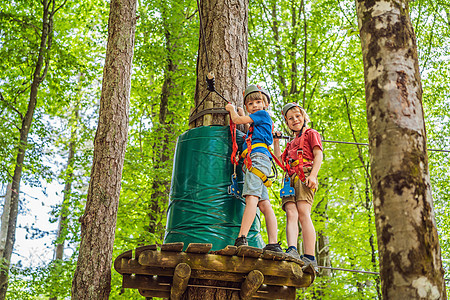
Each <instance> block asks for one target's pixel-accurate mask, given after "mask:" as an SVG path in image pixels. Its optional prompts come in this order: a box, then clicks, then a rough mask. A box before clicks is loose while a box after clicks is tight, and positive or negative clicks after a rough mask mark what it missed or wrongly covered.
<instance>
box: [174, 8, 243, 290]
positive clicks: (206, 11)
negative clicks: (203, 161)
mask: <svg viewBox="0 0 450 300" xmlns="http://www.w3.org/2000/svg"><path fill="white" fill-rule="evenodd" d="M200 5H201V7H200V12H199V13H200V14H201V18H202V19H201V21H202V27H203V32H202V31H201V30H200V39H199V50H198V60H197V82H196V89H195V104H196V107H197V109H194V110H192V111H191V116H190V121H189V123H190V128H193V127H200V126H208V125H227V123H228V116H227V115H228V113H222V114H217V113H214V114H211V113H208V114H206V115H204V116H201V117H199V118H196V117H195V115H196V114H197V113H199V112H202V111H205V110H208V109H211V108H220V107H222V108H223V107H224V106H225V104H226V102H225V100H223V99H222V98H221V97H220V96H219V95H217V94H216V93H211V94H210V95H209V96H208V97H206V96H207V95H208V89H207V84H206V76H207V74H208V73H210V72H211V73H213V74H214V77H215V89H216V91H217V92H218V93H219V94H221V95H222V96H223V97H224V98H225V99H227V100H228V101H230V102H232V103H233V104H235V105H236V106H240V107H242V105H243V91H244V90H245V87H246V85H247V54H248V26H247V22H248V0H237V1H235V2H233V4H232V5H231V4H230V3H228V2H225V1H221V0H219V1H200ZM203 34H205V35H206V36H203ZM203 38H204V40H205V42H206V49H205V44H204V42H203ZM205 97H206V98H205ZM203 100H204V101H203ZM202 102H203V103H202ZM195 282H197V281H195ZM208 283H210V284H212V285H215V282H214V281H212V280H210V281H208ZM232 285H233V284H232V283H230V287H231V286H232ZM182 299H239V296H238V294H237V292H234V293H233V290H226V289H225V290H217V289H207V288H191V287H189V288H188V289H187V290H186V292H185V293H184V295H183V298H182Z"/></svg>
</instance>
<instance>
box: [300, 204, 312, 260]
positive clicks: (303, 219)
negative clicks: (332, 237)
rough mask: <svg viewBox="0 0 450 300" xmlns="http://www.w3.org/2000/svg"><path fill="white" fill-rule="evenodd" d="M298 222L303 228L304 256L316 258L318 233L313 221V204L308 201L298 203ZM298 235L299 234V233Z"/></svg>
mask: <svg viewBox="0 0 450 300" xmlns="http://www.w3.org/2000/svg"><path fill="white" fill-rule="evenodd" d="M297 210H298V220H299V221H300V224H301V226H302V235H303V244H304V247H305V252H304V254H307V255H311V256H314V253H315V244H316V231H315V229H314V225H313V222H312V220H311V204H309V203H308V202H307V201H304V200H301V201H297ZM297 234H298V232H297Z"/></svg>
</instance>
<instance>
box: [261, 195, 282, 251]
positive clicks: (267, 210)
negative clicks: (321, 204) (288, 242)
mask: <svg viewBox="0 0 450 300" xmlns="http://www.w3.org/2000/svg"><path fill="white" fill-rule="evenodd" d="M258 207H259V210H260V211H261V212H262V213H263V215H264V218H265V220H266V228H267V236H268V238H269V244H276V243H277V241H278V238H277V233H278V224H277V218H276V217H275V213H274V212H273V209H272V205H270V202H269V200H262V201H259V202H258Z"/></svg>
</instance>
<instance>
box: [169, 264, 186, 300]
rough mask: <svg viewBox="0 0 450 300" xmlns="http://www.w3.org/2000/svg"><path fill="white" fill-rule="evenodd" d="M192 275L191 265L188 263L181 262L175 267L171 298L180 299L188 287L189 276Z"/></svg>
mask: <svg viewBox="0 0 450 300" xmlns="http://www.w3.org/2000/svg"><path fill="white" fill-rule="evenodd" d="M190 277H191V267H190V266H189V265H188V264H186V263H180V264H178V265H177V266H176V267H175V272H174V274H173V282H172V288H171V290H170V299H171V300H179V299H181V296H182V295H183V293H184V291H185V290H186V288H187V285H188V282H189V278H190Z"/></svg>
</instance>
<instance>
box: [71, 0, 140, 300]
mask: <svg viewBox="0 0 450 300" xmlns="http://www.w3.org/2000/svg"><path fill="white" fill-rule="evenodd" d="M135 28H136V0H112V1H111V4H110V14H109V22H108V45H107V50H106V61H105V68H104V71H103V83H102V93H101V98H100V112H99V120H98V127H97V132H96V135H95V140H94V159H93V165H92V171H91V180H90V183H89V190H88V195H87V203H86V210H85V212H84V215H83V216H82V217H81V218H80V222H81V244H80V250H79V256H78V263H77V269H76V271H75V274H74V278H73V281H72V299H89V300H90V299H108V297H109V293H110V291H111V262H112V251H113V243H114V232H115V227H116V220H117V208H118V203H119V196H120V187H121V179H122V169H123V161H124V156H125V146H126V141H127V131H128V111H129V98H130V86H131V66H132V58H133V48H134V36H135Z"/></svg>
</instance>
